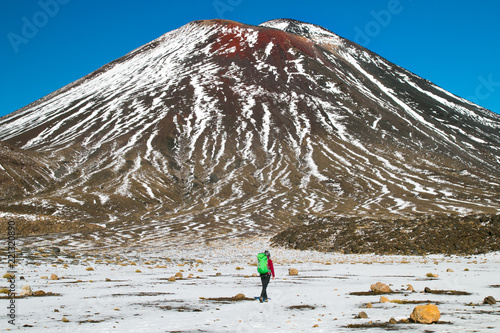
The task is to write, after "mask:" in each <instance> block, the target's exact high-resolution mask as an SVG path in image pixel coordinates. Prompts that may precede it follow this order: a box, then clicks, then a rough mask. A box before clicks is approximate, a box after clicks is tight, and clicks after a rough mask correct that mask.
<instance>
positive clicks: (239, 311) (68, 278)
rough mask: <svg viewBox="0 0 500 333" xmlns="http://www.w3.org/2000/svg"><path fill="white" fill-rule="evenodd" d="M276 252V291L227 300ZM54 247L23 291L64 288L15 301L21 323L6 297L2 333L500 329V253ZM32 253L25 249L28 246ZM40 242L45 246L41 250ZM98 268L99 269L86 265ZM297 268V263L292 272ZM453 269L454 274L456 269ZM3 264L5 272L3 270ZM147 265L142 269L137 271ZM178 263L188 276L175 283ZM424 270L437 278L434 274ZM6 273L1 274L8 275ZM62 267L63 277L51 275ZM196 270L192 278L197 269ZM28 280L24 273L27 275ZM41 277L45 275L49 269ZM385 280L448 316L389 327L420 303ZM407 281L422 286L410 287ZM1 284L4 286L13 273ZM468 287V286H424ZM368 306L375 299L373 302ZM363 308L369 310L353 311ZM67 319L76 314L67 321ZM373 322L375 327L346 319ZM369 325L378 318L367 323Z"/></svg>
mask: <svg viewBox="0 0 500 333" xmlns="http://www.w3.org/2000/svg"><path fill="white" fill-rule="evenodd" d="M265 249H269V250H270V251H271V254H272V259H273V261H274V264H275V270H276V274H277V277H276V279H275V280H272V281H271V283H270V285H269V288H268V293H269V297H270V298H271V300H270V301H269V302H268V303H262V304H261V303H259V302H258V301H256V300H242V301H231V300H224V299H221V298H231V297H233V296H235V295H237V294H239V293H243V294H244V295H245V296H246V297H247V298H253V297H254V296H258V295H259V294H260V279H259V278H258V277H254V276H252V274H254V273H256V267H255V266H253V265H252V264H254V263H255V262H256V255H257V253H258V252H260V251H263V250H265ZM50 250H51V249H50V248H44V249H36V251H28V252H26V253H30V255H27V254H26V253H24V255H23V253H20V258H19V259H18V266H17V271H18V274H17V278H16V288H17V290H18V292H20V290H21V287H22V286H24V285H26V284H28V285H30V286H31V288H32V290H33V291H36V290H44V291H45V292H52V293H55V294H59V295H56V296H45V297H27V298H22V299H16V303H15V304H16V326H12V325H9V324H8V322H7V321H8V319H7V317H6V314H7V313H6V312H7V309H6V306H7V305H8V302H9V301H8V300H5V299H1V300H0V308H1V309H3V310H2V311H4V313H5V315H2V316H1V318H3V319H2V320H1V321H0V327H1V328H2V330H8V329H12V330H17V329H18V328H19V329H20V330H21V331H26V332H44V331H47V332H258V331H265V332H283V331H288V332H356V331H363V332H364V331H368V332H386V331H387V330H407V331H411V332H423V331H426V330H427V331H432V332H458V331H460V332H498V331H499V329H500V316H499V315H500V305H499V304H496V305H483V304H482V303H483V299H484V298H485V297H486V296H490V295H491V296H493V297H495V298H496V299H500V288H499V287H500V286H499V285H500V253H492V254H487V255H478V256H469V257H454V256H453V257H450V256H442V255H440V256H425V257H421V256H375V255H344V254H338V253H318V252H311V251H296V250H288V249H282V248H272V247H270V246H269V244H268V241H267V240H259V239H250V240H244V241H242V240H241V239H238V240H231V241H228V240H226V241H220V242H216V243H215V242H214V243H210V244H206V245H199V244H198V245H192V246H188V247H185V246H183V247H182V248H167V249H162V248H157V249H154V248H149V249H141V250H137V249H132V248H129V249H120V250H114V251H113V250H106V251H104V250H102V251H94V252H88V251H87V252H82V251H80V252H77V251H75V252H74V253H75V257H71V255H69V256H68V253H69V252H70V251H69V250H65V249H63V252H61V253H60V254H59V255H58V256H57V257H56V256H55V255H54V254H50ZM25 251H26V249H25ZM37 251H38V252H37ZM87 267H92V268H93V269H94V270H87ZM289 268H296V269H298V271H299V274H298V275H297V276H290V275H289V274H288V269H289ZM449 270H452V271H449ZM6 271H7V268H6V266H5V265H3V266H2V272H6ZM139 271H140V272H139ZM179 272H181V274H182V275H183V279H178V280H176V281H174V282H171V281H168V279H169V278H170V277H171V276H174V275H175V274H176V273H179ZM428 273H432V274H437V275H438V277H435V278H429V277H427V274H428ZM3 274H4V273H2V275H3ZM52 274H56V275H57V276H58V277H59V280H51V279H50V277H51V275H52ZM190 274H191V275H192V277H191V278H189V275H190ZM21 276H23V277H24V280H23V279H21ZM42 277H47V278H48V279H46V278H42ZM378 281H381V282H383V283H386V284H389V285H391V288H392V289H393V290H394V291H396V292H397V293H395V294H390V295H385V296H386V297H387V298H388V299H389V300H400V301H405V300H406V301H419V300H420V301H423V303H422V304H426V301H430V302H432V303H434V304H437V305H438V307H439V309H440V312H441V319H440V321H441V323H438V324H432V325H423V324H409V323H407V324H404V323H398V324H394V325H390V324H387V325H386V326H385V327H375V326H376V325H377V324H384V323H387V322H388V321H389V320H390V319H391V318H394V319H396V320H397V321H399V320H401V319H405V318H409V317H410V314H411V312H412V310H413V308H414V307H415V306H416V304H399V303H395V302H390V303H381V302H380V297H381V296H380V295H367V296H357V295H352V294H351V293H353V292H368V291H369V290H370V285H371V284H374V283H376V282H378ZM408 284H411V285H412V286H413V287H414V289H415V292H414V293H411V292H407V291H405V290H406V288H407V285H408ZM0 287H6V282H5V279H4V280H3V281H2V282H1V285H0ZM425 287H429V288H430V289H432V290H450V291H452V290H453V291H465V292H469V293H471V295H465V296H460V295H449V294H448V295H446V294H445V295H440V294H431V293H424V292H423V291H424V288H425ZM368 303H371V304H372V305H373V307H372V308H367V307H366V305H367V304H368ZM361 311H364V312H365V313H366V314H367V315H368V318H367V319H357V318H355V317H356V316H357V315H358V314H359V313H360V312H361ZM63 318H66V319H67V320H68V321H67V322H63ZM359 324H366V326H368V328H351V327H348V325H359ZM370 325H372V326H371V327H370Z"/></svg>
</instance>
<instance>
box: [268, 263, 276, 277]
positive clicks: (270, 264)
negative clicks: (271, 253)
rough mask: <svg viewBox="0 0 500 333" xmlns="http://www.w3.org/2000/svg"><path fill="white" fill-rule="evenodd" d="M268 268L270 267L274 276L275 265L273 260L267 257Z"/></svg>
mask: <svg viewBox="0 0 500 333" xmlns="http://www.w3.org/2000/svg"><path fill="white" fill-rule="evenodd" d="M267 268H269V270H270V271H271V274H272V276H273V277H274V266H273V261H272V260H271V259H267ZM268 274H269V273H268Z"/></svg>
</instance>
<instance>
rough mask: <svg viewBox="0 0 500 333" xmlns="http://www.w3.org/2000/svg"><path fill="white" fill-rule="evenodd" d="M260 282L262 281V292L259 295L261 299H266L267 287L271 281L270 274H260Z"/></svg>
mask: <svg viewBox="0 0 500 333" xmlns="http://www.w3.org/2000/svg"><path fill="white" fill-rule="evenodd" d="M260 280H261V281H262V292H261V293H260V297H262V298H263V299H267V291H266V289H267V285H268V284H269V281H271V274H261V275H260Z"/></svg>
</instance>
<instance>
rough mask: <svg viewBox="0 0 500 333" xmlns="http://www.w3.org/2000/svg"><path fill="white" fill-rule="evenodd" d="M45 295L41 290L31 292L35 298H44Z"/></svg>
mask: <svg viewBox="0 0 500 333" xmlns="http://www.w3.org/2000/svg"><path fill="white" fill-rule="evenodd" d="M45 294H46V293H45V291H43V290H37V291H34V292H33V295H35V296H45Z"/></svg>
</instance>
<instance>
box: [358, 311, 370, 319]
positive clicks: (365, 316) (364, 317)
mask: <svg viewBox="0 0 500 333" xmlns="http://www.w3.org/2000/svg"><path fill="white" fill-rule="evenodd" d="M356 318H358V319H366V318H368V315H367V314H366V312H364V311H361V312H360V313H358V315H357V316H356Z"/></svg>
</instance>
